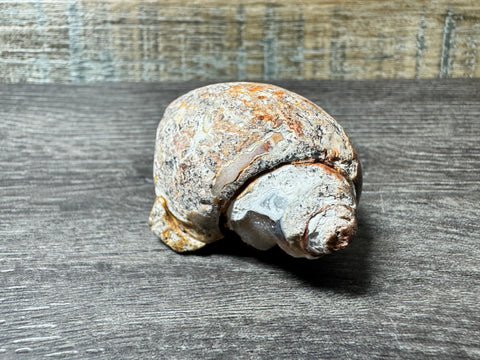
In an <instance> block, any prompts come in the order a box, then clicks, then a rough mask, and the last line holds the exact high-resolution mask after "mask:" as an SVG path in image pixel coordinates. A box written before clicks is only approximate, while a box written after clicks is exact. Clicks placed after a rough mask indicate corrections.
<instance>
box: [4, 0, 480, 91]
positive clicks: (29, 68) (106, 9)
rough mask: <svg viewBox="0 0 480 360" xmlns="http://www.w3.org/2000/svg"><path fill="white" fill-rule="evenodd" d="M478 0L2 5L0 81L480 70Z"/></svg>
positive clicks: (473, 73)
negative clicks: (479, 62) (479, 63)
mask: <svg viewBox="0 0 480 360" xmlns="http://www.w3.org/2000/svg"><path fill="white" fill-rule="evenodd" d="M479 40H480V5H479V4H478V1H473V0H470V1H468V0H450V1H447V0H434V1H427V0H421V1H414V0H408V1H397V2H395V1H389V2H378V1H359V0H356V1H341V2H337V1H327V0H322V1H311V0H304V1H300V2H298V1H292V0H287V1H281V2H280V1H277V2H275V1H248V0H247V1H240V2H235V3H234V2H230V3H228V2H227V3H226V2H223V1H219V0H205V1H193V2H192V1H175V2H172V1H168V0H157V1H146V0H130V1H99V0H84V1H53V0H46V1H30V2H28V1H27V2H16V1H10V2H4V3H3V4H0V80H1V81H3V82H94V81H162V80H191V79H201V80H227V79H228V80H235V79H242V80H243V79H254V80H267V81H268V80H276V79H325V78H329V79H365V78H434V77H479V75H480V66H479V65H478V64H477V63H478V58H479V56H480V55H479V50H478V43H479Z"/></svg>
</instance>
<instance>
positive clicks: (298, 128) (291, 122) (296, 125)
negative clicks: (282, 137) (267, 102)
mask: <svg viewBox="0 0 480 360" xmlns="http://www.w3.org/2000/svg"><path fill="white" fill-rule="evenodd" d="M286 121H287V126H288V127H289V128H290V129H291V130H293V132H294V133H295V135H296V136H302V137H303V136H304V135H303V125H302V123H301V122H300V121H298V120H296V119H293V118H291V117H290V118H287V119H286Z"/></svg>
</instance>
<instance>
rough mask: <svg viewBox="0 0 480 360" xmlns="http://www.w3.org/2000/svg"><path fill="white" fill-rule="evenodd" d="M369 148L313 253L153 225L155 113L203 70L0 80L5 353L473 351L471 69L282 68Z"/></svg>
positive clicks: (475, 135)
mask: <svg viewBox="0 0 480 360" xmlns="http://www.w3.org/2000/svg"><path fill="white" fill-rule="evenodd" d="M278 84H279V85H281V86H284V87H287V88H289V89H291V90H294V91H297V92H299V93H300V94H302V95H305V96H307V97H308V98H310V99H311V100H313V101H314V102H316V103H318V104H319V105H321V106H322V107H324V108H325V110H326V111H328V112H329V113H331V114H332V115H333V116H334V117H335V118H336V119H337V120H338V121H339V122H340V123H341V124H342V125H343V126H344V127H345V129H346V131H347V132H348V133H349V134H350V136H351V138H352V139H353V141H354V143H355V144H356V147H357V150H358V152H359V155H360V157H361V160H362V162H363V167H364V189H363V195H362V199H361V203H360V209H359V210H360V219H359V226H360V228H359V234H358V237H357V238H356V239H355V242H354V243H353V244H352V245H351V246H350V247H349V248H347V249H346V250H344V251H342V252H339V253H337V254H334V255H331V256H327V257H324V258H322V259H320V260H316V261H308V260H297V259H292V258H289V257H288V256H287V255H284V254H283V253H282V252H281V251H279V250H272V251H268V252H264V253H261V252H255V251H253V250H251V249H248V248H247V247H246V246H244V245H243V244H242V243H240V242H239V241H237V240H235V239H226V240H223V241H220V242H218V243H216V244H213V245H211V246H209V247H207V248H206V249H204V250H203V251H201V252H200V253H198V254H194V255H179V254H176V253H174V252H172V251H171V250H169V249H168V248H167V247H166V246H165V245H163V244H162V243H161V241H160V240H159V239H157V238H156V237H155V236H154V235H153V234H152V233H151V232H150V231H149V229H148V226H147V223H146V222H147V217H148V214H149V211H150V208H151V205H152V203H153V200H154V191H153V183H152V160H153V145H154V137H155V136H154V132H155V129H156V126H157V124H158V121H159V120H160V118H161V115H162V112H163V110H164V109H165V107H166V105H167V104H168V103H169V102H170V101H171V100H173V99H174V98H175V97H176V96H178V95H180V94H182V93H184V92H186V91H187V90H189V89H191V88H194V87H196V86H198V85H200V83H160V84H124V83H120V84H116V85H88V86H68V85H0V171H1V172H0V358H2V359H3V358H5V359H11V358H22V359H23V358H43V357H45V358H72V359H85V358H101V359H111V358H126V359H138V358H151V359H162V358H168V359H220V358H222V359H224V358H237V359H255V358H267V359H268V358H271V359H280V358H284V359H298V358H303V359H317V358H318V359H396V358H398V359H400V358H401V359H454V358H455V359H467V358H468V359H480V345H479V342H480V340H479V339H480V307H479V302H480V290H479V285H480V251H479V240H480V226H479V215H480V211H479V209H480V207H479V206H480V205H479V203H480V192H479V190H480V186H479V184H480V144H479V140H480V80H478V79H477V80H462V79H450V80H443V81H442V80H423V81H409V80H388V81H387V80H386V81H317V82H295V81H290V82H283V83H278Z"/></svg>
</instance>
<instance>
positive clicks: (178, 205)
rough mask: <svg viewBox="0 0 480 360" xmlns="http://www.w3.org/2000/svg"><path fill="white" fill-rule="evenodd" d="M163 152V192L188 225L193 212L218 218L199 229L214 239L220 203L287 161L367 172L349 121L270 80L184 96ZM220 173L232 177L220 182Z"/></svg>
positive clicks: (171, 113)
mask: <svg viewBox="0 0 480 360" xmlns="http://www.w3.org/2000/svg"><path fill="white" fill-rule="evenodd" d="M332 149H334V150H333V151H332ZM155 154H156V155H155V169H154V173H155V174H154V175H155V179H156V193H157V196H162V197H164V198H165V199H166V200H167V201H168V208H169V212H170V214H172V216H174V217H175V218H176V219H180V220H181V221H182V222H183V223H184V224H185V226H195V224H191V223H190V221H189V219H190V218H191V217H192V214H201V216H202V217H204V218H205V219H210V220H205V222H204V224H203V227H204V228H203V229H196V231H197V232H198V233H200V234H202V236H203V240H202V241H206V242H209V241H214V240H217V239H218V238H220V237H222V234H221V232H220V230H219V229H218V222H219V218H220V207H223V205H224V204H225V203H226V202H228V201H229V199H230V198H231V197H232V196H233V195H234V194H235V193H236V192H237V191H238V189H240V188H241V187H242V186H244V184H246V183H248V181H249V179H252V178H255V177H256V176H258V174H260V173H262V172H264V171H266V170H268V169H272V168H274V167H275V166H277V165H278V164H280V163H288V162H292V161H295V160H302V159H312V158H313V159H316V160H318V161H320V162H325V163H328V165H331V166H332V167H334V168H335V169H336V170H338V171H340V172H341V173H342V175H345V176H346V177H347V179H349V180H351V181H353V182H354V183H356V182H357V181H358V179H359V178H360V177H359V169H360V168H359V162H358V161H357V157H356V154H355V151H354V150H353V147H352V146H351V143H350V141H349V140H348V138H347V136H346V135H345V133H344V131H343V129H342V128H341V127H340V126H339V125H337V124H336V122H335V121H334V120H333V119H332V118H331V117H330V116H329V115H328V114H326V113H325V112H324V111H323V110H322V109H321V108H319V107H318V106H317V105H315V104H313V103H312V102H310V101H309V100H307V99H305V98H303V97H301V96H300V95H297V94H295V93H292V92H290V91H288V90H285V89H281V88H279V87H277V86H273V85H267V84H257V83H223V84H214V85H210V86H206V87H203V88H199V89H196V90H193V91H191V92H189V93H187V94H185V95H183V96H181V97H180V98H178V99H177V100H175V101H174V102H172V103H171V104H170V105H169V106H168V108H167V109H166V111H165V114H164V118H163V119H162V121H161V122H160V125H159V128H158V132H157V143H156V152H155ZM219 174H226V176H223V177H222V178H221V179H223V181H225V179H227V180H228V181H226V182H225V183H223V182H218V183H217V186H215V185H216V181H218V179H219ZM227 175H228V176H227Z"/></svg>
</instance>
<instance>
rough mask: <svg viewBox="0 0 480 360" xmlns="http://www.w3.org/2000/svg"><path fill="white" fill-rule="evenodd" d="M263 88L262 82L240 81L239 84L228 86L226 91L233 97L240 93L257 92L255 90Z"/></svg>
mask: <svg viewBox="0 0 480 360" xmlns="http://www.w3.org/2000/svg"><path fill="white" fill-rule="evenodd" d="M263 89H265V85H263V84H257V83H252V84H244V83H240V84H234V85H231V86H230V87H229V88H228V90H227V91H228V92H229V93H230V95H232V96H233V97H235V98H236V97H238V95H240V94H247V93H254V92H257V91H259V90H263Z"/></svg>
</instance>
